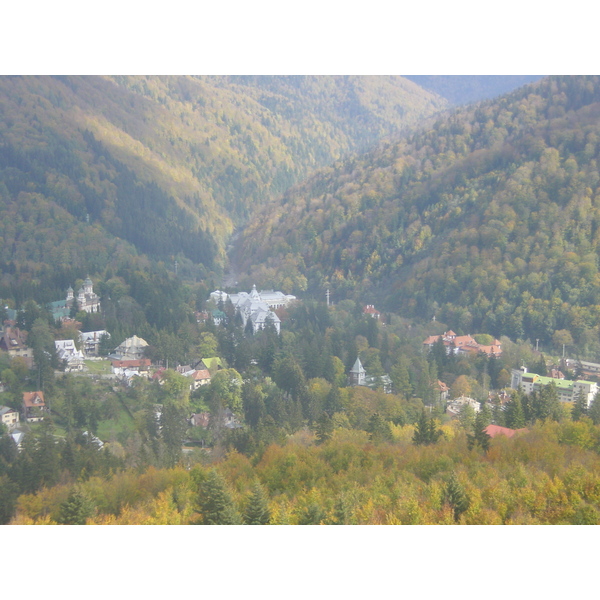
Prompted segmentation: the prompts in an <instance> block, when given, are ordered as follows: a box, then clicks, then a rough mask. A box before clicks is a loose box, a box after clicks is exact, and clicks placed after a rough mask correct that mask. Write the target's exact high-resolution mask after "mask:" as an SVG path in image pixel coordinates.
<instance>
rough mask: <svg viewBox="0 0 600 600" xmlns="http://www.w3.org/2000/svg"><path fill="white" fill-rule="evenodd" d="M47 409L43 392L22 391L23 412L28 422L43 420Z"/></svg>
mask: <svg viewBox="0 0 600 600" xmlns="http://www.w3.org/2000/svg"><path fill="white" fill-rule="evenodd" d="M47 411H48V409H47V407H46V402H45V400H44V392H23V414H24V416H25V420H26V421H27V422H28V423H36V422H37V421H43V420H44V416H45V414H46V412H47Z"/></svg>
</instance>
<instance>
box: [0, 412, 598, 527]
mask: <svg viewBox="0 0 600 600" xmlns="http://www.w3.org/2000/svg"><path fill="white" fill-rule="evenodd" d="M586 436H589V439H590V440H595V441H594V442H593V443H595V444H597V441H598V429H597V428H595V427H593V426H590V425H589V424H583V423H582V424H577V425H576V426H573V425H561V424H557V423H546V424H543V425H539V426H536V427H534V428H533V429H532V430H531V431H530V432H529V433H526V434H523V435H520V436H518V437H515V438H513V439H508V438H506V437H498V438H495V439H494V440H492V442H491V445H490V449H489V451H488V452H487V453H482V452H481V450H479V449H473V450H469V449H468V447H467V443H466V438H465V435H464V434H461V433H456V435H454V436H453V437H449V438H446V439H444V440H441V441H440V442H439V443H438V444H437V445H436V446H435V447H432V446H415V445H412V444H410V443H409V442H399V443H397V444H394V445H391V444H381V443H375V444H374V443H368V442H367V441H366V440H361V441H359V440H356V439H354V440H349V439H344V438H342V437H337V438H334V439H332V440H331V441H329V442H326V443H325V444H322V445H312V444H309V445H307V444H306V442H307V440H305V439H302V438H296V439H295V440H293V441H291V442H290V443H288V444H287V445H286V446H285V447H280V446H277V445H271V446H270V447H268V448H267V449H266V450H265V451H264V452H263V453H262V455H261V456H259V457H256V458H255V459H254V460H250V459H248V458H246V457H245V456H243V455H240V454H238V453H237V452H231V453H229V454H228V455H227V456H226V457H225V458H224V459H222V460H221V461H219V462H218V463H216V464H212V465H210V464H209V465H201V464H198V465H196V466H194V467H193V468H192V469H191V470H187V469H185V468H182V467H178V468H175V469H149V470H147V471H145V472H144V473H142V474H140V473H139V472H136V471H135V470H131V469H130V470H125V471H121V472H119V473H115V474H113V475H111V476H109V477H107V478H103V477H100V476H93V477H90V478H89V479H87V480H84V481H80V482H78V483H74V482H73V483H63V484H61V485H56V486H54V487H49V488H46V489H44V490H43V491H40V492H38V493H36V494H24V495H21V496H20V497H19V499H18V506H17V516H16V518H15V519H14V520H13V522H14V523H19V524H33V523H65V524H75V523H81V524H83V523H88V524H92V523H94V524H242V523H246V524H299V525H305V524H306V525H308V524H454V523H459V524H482V525H491V524H520V525H524V524H597V523H598V521H599V520H600V458H599V456H598V453H597V452H596V451H594V450H590V449H586V447H585V446H586V443H585V442H584V439H585V438H586ZM2 490H3V493H4V494H6V490H7V488H6V486H3V487H2Z"/></svg>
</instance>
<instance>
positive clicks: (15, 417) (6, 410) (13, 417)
mask: <svg viewBox="0 0 600 600" xmlns="http://www.w3.org/2000/svg"><path fill="white" fill-rule="evenodd" d="M0 423H2V424H3V425H6V426H7V427H8V428H9V429H13V428H14V427H16V426H17V425H18V424H19V411H17V410H15V409H14V408H10V406H0Z"/></svg>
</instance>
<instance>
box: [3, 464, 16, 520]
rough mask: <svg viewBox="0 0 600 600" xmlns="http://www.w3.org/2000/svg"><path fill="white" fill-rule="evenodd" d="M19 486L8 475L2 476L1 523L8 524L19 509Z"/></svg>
mask: <svg viewBox="0 0 600 600" xmlns="http://www.w3.org/2000/svg"><path fill="white" fill-rule="evenodd" d="M18 497H19V487H18V486H17V484H16V483H14V482H13V481H11V480H10V479H9V478H8V476H7V475H2V476H0V525H6V524H7V523H8V522H9V521H10V520H11V519H12V518H13V516H14V514H15V511H16V509H17V498H18Z"/></svg>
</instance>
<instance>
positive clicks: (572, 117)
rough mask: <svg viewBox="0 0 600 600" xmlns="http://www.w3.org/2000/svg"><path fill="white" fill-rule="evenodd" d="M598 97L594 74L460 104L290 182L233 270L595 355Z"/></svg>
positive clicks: (599, 297) (599, 299)
mask: <svg viewBox="0 0 600 600" xmlns="http://www.w3.org/2000/svg"><path fill="white" fill-rule="evenodd" d="M599 111H600V79H599V78H597V77H550V78H546V79H544V80H542V81H540V82H538V83H535V84H532V85H528V86H526V87H524V88H521V89H519V90H517V91H515V92H513V93H511V94H508V95H506V96H503V97H501V98H499V99H495V100H490V101H486V102H483V103H480V104H478V105H475V106H472V107H467V108H464V109H460V110H457V111H456V112H454V113H452V114H451V115H450V116H447V117H444V118H441V119H439V120H438V121H437V122H436V123H435V124H434V125H433V127H431V128H430V129H426V130H423V131H421V132H419V133H415V134H414V135H413V136H412V137H410V138H408V139H407V140H406V141H401V142H399V143H387V144H384V145H382V146H381V147H380V148H378V149H377V150H374V151H372V152H370V153H367V154H365V155H363V156H360V157H356V158H352V159H350V160H347V161H345V162H340V163H337V164H336V165H334V166H332V167H330V168H328V169H326V170H323V171H321V172H319V173H318V174H316V175H314V176H313V177H312V178H310V179H309V180H308V181H307V182H305V183H303V184H302V185H299V186H297V187H295V188H293V189H291V190H290V191H289V192H287V193H286V194H285V195H284V196H283V198H282V199H281V200H280V201H278V202H276V203H272V204H271V205H270V206H269V207H268V208H267V209H265V211H264V212H263V213H262V214H260V215H258V216H257V218H256V219H255V220H254V221H253V222H252V223H251V224H250V225H249V226H248V227H247V228H246V229H245V231H244V233H243V236H241V237H240V240H239V243H238V253H237V257H238V262H239V268H238V270H239V272H240V273H244V275H246V276H247V278H246V279H245V281H246V282H248V281H256V282H260V283H261V284H262V285H265V286H270V285H273V286H275V287H277V286H280V285H283V282H286V283H290V282H291V283H296V285H298V284H302V285H303V286H304V287H305V288H306V289H308V290H309V291H310V292H311V293H313V294H323V293H324V291H325V289H326V288H330V289H331V290H332V293H333V294H334V297H337V298H343V297H353V298H357V297H361V296H363V295H364V294H365V293H371V294H374V297H376V298H378V299H379V300H380V301H381V302H382V303H383V304H384V305H385V307H387V308H388V309H390V310H393V311H395V312H399V313H401V314H403V315H406V316H418V317H421V318H426V319H431V318H433V317H434V316H435V317H436V318H438V319H441V320H442V321H444V322H446V323H448V324H449V325H450V326H451V327H453V328H455V329H456V330H457V331H463V332H465V333H467V332H470V331H477V330H480V331H486V332H489V333H491V334H493V335H496V336H499V335H507V336H509V337H510V338H512V339H517V338H522V339H525V338H530V339H539V340H540V342H541V343H545V344H550V343H553V342H555V341H556V340H557V339H558V338H559V337H561V336H562V337H564V339H566V340H567V344H569V345H570V346H572V347H573V346H575V347H576V348H577V350H578V351H580V352H582V353H584V354H585V353H588V354H593V355H594V356H596V357H600V346H599V345H598V339H599V337H600V336H599V335H598V331H599V330H598V326H599V325H600V311H599V309H598V307H599V306H600V287H599V280H598V254H597V251H598V249H597V244H598V236H597V221H598V210H597V209H598V207H597V204H598V198H599V195H598V194H599V188H598V185H599V180H600V179H599V177H600V176H599V174H598V168H597V160H598V151H599V146H598V134H599V129H598V122H599V121H598V114H600V113H599ZM298 289H300V288H299V287H298ZM557 332H564V333H557Z"/></svg>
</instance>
